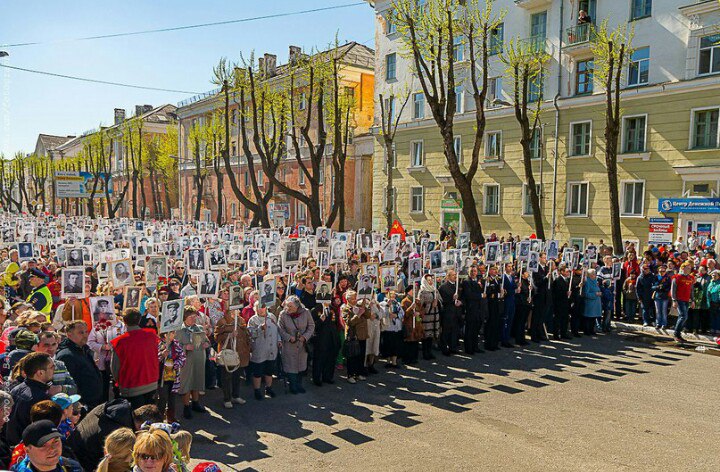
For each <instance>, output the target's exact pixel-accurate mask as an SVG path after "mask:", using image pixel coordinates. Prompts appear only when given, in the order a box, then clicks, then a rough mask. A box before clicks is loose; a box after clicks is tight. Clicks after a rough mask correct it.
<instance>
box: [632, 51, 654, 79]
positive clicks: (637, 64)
mask: <svg viewBox="0 0 720 472" xmlns="http://www.w3.org/2000/svg"><path fill="white" fill-rule="evenodd" d="M649 79H650V48H640V49H636V50H635V52H633V53H632V55H631V56H630V64H629V65H628V86H633V85H643V84H647V83H648V82H649Z"/></svg>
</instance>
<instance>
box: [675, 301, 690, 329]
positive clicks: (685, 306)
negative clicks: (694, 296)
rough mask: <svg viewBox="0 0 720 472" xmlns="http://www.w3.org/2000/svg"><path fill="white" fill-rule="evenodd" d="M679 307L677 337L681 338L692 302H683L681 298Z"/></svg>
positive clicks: (678, 303)
mask: <svg viewBox="0 0 720 472" xmlns="http://www.w3.org/2000/svg"><path fill="white" fill-rule="evenodd" d="M677 309H678V319H677V323H675V337H676V338H681V337H682V330H683V327H684V326H685V322H686V321H687V319H688V310H689V309H690V302H681V301H680V300H678V302H677Z"/></svg>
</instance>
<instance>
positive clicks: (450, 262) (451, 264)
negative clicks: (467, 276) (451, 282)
mask: <svg viewBox="0 0 720 472" xmlns="http://www.w3.org/2000/svg"><path fill="white" fill-rule="evenodd" d="M459 256H460V253H459V251H456V250H455V249H448V250H447V251H445V252H444V253H443V258H444V259H443V267H445V268H446V269H454V268H455V266H456V265H457V258H458V257H459Z"/></svg>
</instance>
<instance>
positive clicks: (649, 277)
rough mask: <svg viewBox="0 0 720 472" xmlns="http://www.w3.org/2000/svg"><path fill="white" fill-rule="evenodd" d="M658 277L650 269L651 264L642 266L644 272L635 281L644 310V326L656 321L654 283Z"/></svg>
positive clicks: (638, 297) (639, 300)
mask: <svg viewBox="0 0 720 472" xmlns="http://www.w3.org/2000/svg"><path fill="white" fill-rule="evenodd" d="M656 281H657V277H656V276H655V274H653V273H652V272H651V271H650V266H649V265H647V264H645V265H643V266H642V273H641V274H640V276H639V277H638V278H637V281H636V282H635V292H636V293H637V299H638V303H640V310H641V311H642V320H643V326H651V325H652V324H653V323H654V322H655V301H654V300H653V292H654V290H653V285H655V282H656Z"/></svg>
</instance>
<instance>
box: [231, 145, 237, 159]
mask: <svg viewBox="0 0 720 472" xmlns="http://www.w3.org/2000/svg"><path fill="white" fill-rule="evenodd" d="M231 147H232V154H231V156H232V157H235V156H237V143H236V142H235V141H232V144H231Z"/></svg>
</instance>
